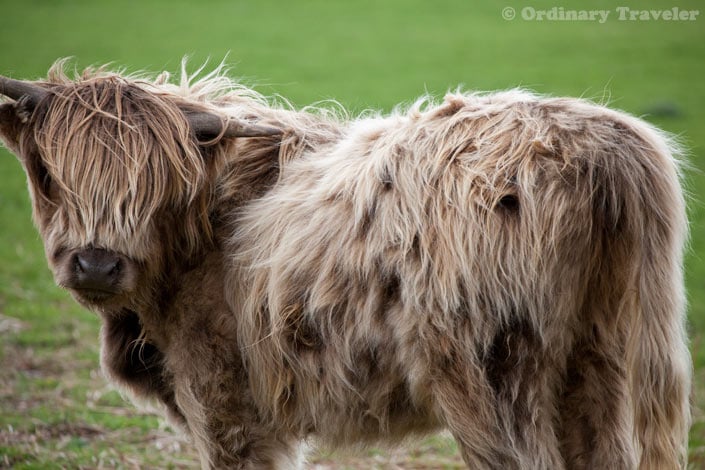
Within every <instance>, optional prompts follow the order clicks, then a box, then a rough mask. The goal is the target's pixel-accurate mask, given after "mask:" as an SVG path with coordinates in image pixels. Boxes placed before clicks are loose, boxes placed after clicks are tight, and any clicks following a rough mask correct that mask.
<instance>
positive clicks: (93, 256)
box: [74, 248, 121, 293]
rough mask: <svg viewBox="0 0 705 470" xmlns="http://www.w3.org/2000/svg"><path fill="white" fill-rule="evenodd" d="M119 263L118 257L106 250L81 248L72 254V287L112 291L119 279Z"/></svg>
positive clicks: (115, 289) (114, 289)
mask: <svg viewBox="0 0 705 470" xmlns="http://www.w3.org/2000/svg"><path fill="white" fill-rule="evenodd" d="M120 264H121V263H120V257H119V256H118V255H116V254H115V253H112V252H110V251H108V250H103V249H97V248H89V249H86V250H82V251H80V252H78V253H76V255H75V256H74V275H75V283H74V287H75V288H77V289H85V290H91V291H98V292H105V293H114V292H116V291H117V284H118V282H119V281H120Z"/></svg>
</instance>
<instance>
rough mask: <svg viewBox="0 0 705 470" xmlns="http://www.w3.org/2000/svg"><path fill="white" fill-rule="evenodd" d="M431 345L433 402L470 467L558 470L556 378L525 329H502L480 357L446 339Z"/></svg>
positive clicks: (515, 326)
mask: <svg viewBox="0 0 705 470" xmlns="http://www.w3.org/2000/svg"><path fill="white" fill-rule="evenodd" d="M434 344H438V345H440V349H439V350H438V351H437V353H438V354H437V356H436V357H437V359H438V362H437V363H436V364H435V368H434V369H433V370H435V371H436V372H435V375H434V390H433V391H434V396H435V399H436V400H437V403H438V405H439V407H440V409H441V413H442V415H443V418H444V420H445V424H446V425H447V426H448V428H449V429H450V431H451V432H452V434H453V436H454V437H455V439H456V440H457V442H458V445H459V447H460V449H461V452H462V455H463V458H464V460H465V462H466V463H467V464H468V466H469V467H470V468H498V469H499V468H502V469H541V468H550V469H561V468H563V467H564V462H563V458H562V456H561V454H560V448H559V444H558V439H557V433H556V432H555V423H556V421H557V414H558V412H557V410H556V407H555V403H556V402H557V399H556V394H557V384H558V383H559V378H560V375H561V371H560V369H559V368H558V367H556V366H555V365H554V364H553V361H552V360H551V359H550V356H549V355H548V354H545V353H544V352H542V348H541V347H540V344H539V340H538V338H537V337H536V335H535V334H534V333H532V330H531V328H529V327H527V326H526V325H524V324H520V323H516V324H512V325H508V326H506V327H505V328H501V329H500V330H499V331H498V332H497V334H496V335H495V337H494V340H493V341H492V343H491V345H490V347H489V348H488V349H487V350H483V351H480V352H469V351H468V350H467V347H465V348H463V346H462V345H463V344H465V345H467V344H470V343H467V342H463V341H454V340H451V339H448V338H443V339H442V340H440V341H438V342H436V343H434Z"/></svg>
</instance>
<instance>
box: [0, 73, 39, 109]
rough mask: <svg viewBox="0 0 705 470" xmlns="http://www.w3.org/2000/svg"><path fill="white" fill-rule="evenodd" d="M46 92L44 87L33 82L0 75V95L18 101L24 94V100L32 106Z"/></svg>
mask: <svg viewBox="0 0 705 470" xmlns="http://www.w3.org/2000/svg"><path fill="white" fill-rule="evenodd" d="M47 93H48V92H47V91H46V90H45V89H44V88H42V87H40V86H38V85H35V84H34V83H31V82H23V81H20V80H13V79H12V78H7V77H2V76H0V95H5V96H8V97H10V98H12V99H13V100H15V101H19V100H20V98H22V97H23V96H26V97H27V98H26V101H25V102H26V104H28V105H29V106H31V107H32V108H33V107H34V106H36V105H37V103H39V101H40V100H41V99H42V98H43V97H44V96H46V94H47Z"/></svg>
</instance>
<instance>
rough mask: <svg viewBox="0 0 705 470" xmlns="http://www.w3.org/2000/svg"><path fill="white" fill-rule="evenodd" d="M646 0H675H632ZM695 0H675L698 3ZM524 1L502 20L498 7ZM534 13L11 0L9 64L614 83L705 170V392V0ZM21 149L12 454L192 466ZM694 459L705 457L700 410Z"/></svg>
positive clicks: (461, 81)
mask: <svg viewBox="0 0 705 470" xmlns="http://www.w3.org/2000/svg"><path fill="white" fill-rule="evenodd" d="M623 4H626V5H628V6H630V7H632V8H634V9H670V8H672V7H673V6H675V5H676V2H666V1H647V0H644V1H639V2H635V1H632V0H625V1H624V2H623ZM700 5H701V4H700V3H699V2H697V1H695V0H682V1H679V2H677V6H678V7H679V8H681V9H696V10H697V9H699V8H700ZM505 6H513V7H515V8H516V11H517V13H518V17H517V18H515V19H514V20H513V21H505V20H503V19H502V17H501V10H502V8H504V7H505ZM532 6H533V7H534V8H536V9H541V8H550V7H553V6H562V7H564V8H565V9H570V8H590V9H593V8H594V9H603V8H604V9H608V10H611V13H610V15H611V16H610V18H609V19H608V21H607V22H605V23H604V24H599V23H596V22H536V21H534V22H531V21H524V20H522V19H521V18H520V16H521V8H523V5H521V4H519V3H518V2H513V0H512V1H509V2H504V3H500V4H497V3H493V2H490V1H470V0H462V1H460V0H452V1H451V0H441V1H438V2H428V1H421V0H409V1H401V0H394V1H386V2H376V1H374V0H360V1H357V2H345V3H344V2H336V1H329V0H328V1H325V0H306V1H294V0H292V1H290V2H277V1H275V0H260V1H258V2H245V1H240V0H211V1H208V2H190V1H186V0H171V1H167V0H143V1H139V2H138V1H122V2H108V1H100V0H72V1H64V2H55V1H50V0H23V1H22V2H16V1H9V0H0V11H2V15H3V27H2V28H0V74H4V75H10V76H13V77H20V78H37V77H41V76H43V75H44V74H45V73H46V69H47V68H48V66H49V65H50V64H51V63H52V62H53V61H54V60H55V59H57V58H59V57H65V56H74V57H75V58H76V59H75V62H76V64H77V66H78V67H79V68H80V67H83V66H86V65H89V64H103V63H106V62H114V63H115V64H117V65H120V66H126V67H128V69H129V70H131V71H134V70H141V69H143V70H150V71H159V70H163V69H167V70H172V71H175V70H177V69H178V64H179V62H180V60H181V57H182V56H183V55H185V54H188V55H190V56H191V62H192V63H193V64H200V63H202V62H203V61H205V60H206V59H207V58H208V57H210V58H212V60H211V63H213V64H214V63H216V62H218V61H220V60H221V59H222V58H223V57H225V56H226V55H228V54H229V55H228V62H229V63H231V64H234V65H235V68H234V70H233V73H234V74H236V75H238V76H241V77H243V80H244V81H245V82H246V83H248V84H254V85H256V86H257V89H258V90H260V91H261V92H263V93H265V94H274V93H279V94H281V95H283V96H285V97H287V98H289V99H291V100H292V101H293V102H294V103H296V104H298V105H304V104H308V103H311V102H315V101H318V100H323V99H329V98H335V99H337V100H338V101H340V102H341V103H343V104H344V105H345V106H346V107H348V108H350V109H352V110H354V111H361V110H363V109H366V108H382V109H385V110H389V109H391V108H392V107H393V106H394V105H396V104H398V103H403V102H406V103H408V102H409V101H411V100H413V99H414V98H415V97H417V96H419V95H421V94H424V93H426V92H428V93H431V94H433V95H436V96H441V95H442V94H443V93H444V92H445V91H447V90H449V89H454V88H456V87H458V86H463V87H464V88H465V89H471V90H492V89H502V88H509V87H515V86H523V87H527V88H531V89H534V90H536V91H539V92H542V93H549V94H553V95H574V96H575V95H577V96H586V97H590V98H594V99H597V100H598V101H604V100H607V101H609V102H610V103H611V105H612V106H615V107H618V108H622V109H625V110H627V111H629V112H632V113H634V114H637V115H641V116H643V117H645V118H646V119H648V120H650V121H652V122H654V123H655V124H656V125H658V126H660V127H662V128H664V129H666V130H668V131H670V132H672V133H675V134H677V135H678V136H680V138H681V140H682V141H683V142H684V144H685V145H686V147H687V148H688V149H689V152H690V156H689V160H690V162H691V166H692V170H690V171H689V172H688V174H687V178H686V179H687V181H686V183H687V187H688V190H689V192H690V194H691V198H690V208H689V210H690V217H691V229H692V239H691V244H690V250H689V252H688V255H687V264H686V276H687V285H688V295H689V301H690V309H689V328H690V335H691V350H692V353H693V357H694V363H695V376H696V381H695V393H694V401H695V403H696V405H698V406H699V409H703V408H705V205H703V201H704V200H705V173H704V172H703V170H704V169H705V82H703V80H702V77H703V76H705V12H703V15H702V17H698V19H697V20H696V21H694V22H673V21H671V22H663V21H658V22H657V21H651V22H646V21H636V22H630V21H626V22H625V21H618V20H617V18H616V16H617V13H616V11H615V10H614V8H615V4H614V2H611V1H610V2H608V1H602V0H596V1H593V2H590V6H587V5H586V4H584V3H578V2H570V1H569V0H563V3H561V4H558V2H555V1H545V0H537V1H535V2H533V3H532ZM30 214H31V209H30V204H29V198H28V195H27V192H26V188H25V182H24V176H23V174H22V171H21V169H20V166H19V164H18V163H17V162H16V161H15V159H14V158H13V157H12V156H11V155H9V154H8V153H7V152H6V151H4V150H0V221H2V222H0V468H2V467H14V468H100V467H108V468H136V467H142V468H191V467H194V466H196V460H195V459H194V452H193V449H192V448H191V447H190V446H189V445H188V444H187V443H185V442H183V441H181V440H179V438H177V437H175V436H174V435H173V433H172V432H171V431H170V430H168V429H165V428H164V427H163V425H162V424H161V423H160V422H159V420H157V419H156V418H155V417H153V416H151V415H147V414H141V413H138V412H137V411H135V409H134V408H133V407H132V406H130V405H129V404H127V403H125V402H124V401H123V400H122V398H121V397H120V396H118V395H117V394H116V393H115V392H113V391H111V390H110V388H109V387H108V386H107V385H106V383H105V382H104V380H103V379H102V377H101V375H100V372H99V371H98V369H97V367H98V340H97V336H98V329H99V324H98V321H97V319H96V318H95V317H94V316H93V315H91V314H90V313H88V312H85V311H83V310H82V309H80V308H79V307H78V306H77V305H76V304H75V303H74V302H73V301H72V300H71V299H70V298H69V297H68V296H67V294H66V293H64V292H62V291H60V290H59V289H58V288H56V287H55V286H54V284H53V281H52V279H51V275H50V273H49V271H48V269H47V267H46V262H45V260H44V255H43V250H42V246H41V243H40V241H39V238H38V236H37V235H36V232H35V230H34V229H33V227H32V225H31V218H30ZM314 461H315V464H314V466H318V468H392V467H394V468H396V467H395V466H397V467H403V468H457V467H458V465H459V460H458V457H457V452H456V450H455V447H454V446H453V445H452V444H450V443H449V441H448V439H446V438H443V437H440V438H432V439H431V440H428V441H425V442H423V443H422V444H420V445H417V446H411V447H410V448H409V449H408V450H407V451H405V452H402V453H391V454H388V453H379V452H371V453H370V454H369V455H366V456H365V457H363V458H360V457H341V456H329V455H319V456H318V457H316V459H315V460H314ZM691 465H692V466H693V468H702V467H705V416H703V414H702V412H701V411H696V422H695V425H694V426H693V428H692V431H691Z"/></svg>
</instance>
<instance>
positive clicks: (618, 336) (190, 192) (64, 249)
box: [0, 63, 691, 469]
mask: <svg viewBox="0 0 705 470" xmlns="http://www.w3.org/2000/svg"><path fill="white" fill-rule="evenodd" d="M1 80H2V81H0V93H2V94H4V95H6V96H7V97H9V98H10V101H9V102H7V103H5V104H3V105H2V106H0V135H1V136H2V138H3V140H4V142H5V143H6V145H7V146H8V147H9V148H10V150H12V151H13V152H14V153H15V154H16V155H17V156H18V157H19V160H20V162H21V163H22V165H23V168H24V170H25V171H26V174H27V177H28V181H29V189H30V193H31V196H32V205H33V216H34V221H35V223H36V225H37V227H38V229H39V232H40V234H41V236H42V238H43V241H44V245H45V249H46V257H47V260H48V262H49V265H50V267H51V269H52V271H53V273H54V276H55V279H56V282H57V284H58V285H60V286H62V287H64V288H66V289H68V290H69V291H70V292H71V294H72V295H73V296H74V297H75V298H76V300H77V301H78V302H80V303H81V304H82V305H84V306H85V307H86V308H88V309H90V310H92V311H94V312H96V313H97V314H98V315H99V316H100V318H101V320H102V333H101V334H102V338H101V341H102V361H101V362H102V367H103V370H104V371H105V373H106V375H107V376H108V377H109V378H110V379H111V380H112V381H113V382H114V383H115V384H117V385H118V386H120V387H121V388H123V389H124V390H126V391H127V392H129V394H130V395H131V396H132V397H134V398H135V399H136V400H138V401H149V402H152V403H157V404H159V405H160V406H161V408H162V409H163V411H164V413H165V415H166V416H167V417H168V418H169V419H170V420H171V422H173V423H175V424H176V425H178V426H180V427H181V428H183V429H184V430H185V431H186V432H187V434H189V435H190V436H191V438H192V439H193V441H194V443H195V445H196V447H197V448H198V450H199V454H200V457H201V462H202V465H203V466H204V467H211V468H291V467H294V466H296V465H298V464H299V463H300V454H301V449H302V448H303V447H304V446H303V443H306V444H315V445H322V446H329V447H332V448H336V447H360V446H366V445H369V444H373V443H398V442H400V441H402V440H404V439H406V438H407V437H409V436H413V435H422V434H424V433H428V432H432V431H435V430H438V429H442V428H446V429H448V430H449V431H450V432H451V433H452V435H453V436H454V437H455V439H456V441H457V443H458V446H459V448H460V451H461V453H462V456H463V458H464V460H465V462H466V463H467V464H468V466H470V467H471V468H502V469H506V468H522V469H530V468H531V469H544V468H550V469H559V468H571V469H580V468H605V469H606V468H614V469H616V468H642V469H675V468H682V467H683V466H685V464H686V445H687V433H688V427H689V422H690V411H689V402H688V397H689V390H690V376H691V369H690V358H689V354H688V349H687V346H686V339H685V332H684V292H683V280H682V249H683V244H684V238H685V236H686V220H685V210H684V200H683V195H682V191H681V188H680V184H679V164H678V155H677V148H676V147H675V145H674V144H673V143H672V141H671V140H669V139H668V138H667V137H666V136H665V135H664V134H663V133H661V132H659V131H657V130H656V129H654V128H653V127H651V126H650V125H648V124H646V123H644V122H642V121H640V120H638V119H636V118H634V117H631V116H629V115H627V114H624V113H621V112H616V111H612V110H609V109H606V108H604V107H602V106H598V105H595V104H592V103H589V102H586V101H583V100H578V99H567V98H545V97H539V96H536V95H533V94H530V93H527V92H523V91H508V92H501V93H495V94H462V93H455V94H450V95H448V96H447V97H446V98H445V100H444V101H443V102H442V103H440V104H435V103H433V102H432V101H431V100H428V99H426V100H421V101H419V102H418V103H416V104H415V105H413V106H411V107H410V109H408V110H407V111H401V110H397V111H395V112H394V113H392V114H391V115H389V116H381V115H374V116H372V115H370V116H367V117H361V118H348V117H346V116H341V115H340V114H341V113H338V114H336V113H333V112H326V111H322V110H320V109H304V110H301V111H297V110H295V109H293V108H292V107H290V106H285V105H282V104H275V103H271V102H268V101H267V100H265V99H264V98H262V97H260V96H259V95H257V94H256V93H254V92H253V91H251V90H249V89H247V88H246V87H243V86H239V85H237V84H234V83H233V82H232V81H230V80H228V79H227V78H226V77H225V76H224V75H223V74H222V73H219V72H216V73H212V74H209V75H207V76H206V77H204V78H202V79H201V80H199V81H192V80H189V77H188V76H186V75H184V78H182V80H181V82H180V83H179V84H172V83H170V82H169V80H168V77H167V76H166V75H161V76H159V77H158V78H156V79H153V80H150V79H146V78H138V77H135V76H125V75H121V74H119V73H110V72H108V71H105V70H102V69H98V70H87V71H86V72H84V73H83V75H82V76H79V77H77V78H75V79H69V78H68V77H67V76H66V74H65V73H64V72H63V67H62V64H61V63H58V64H57V65H55V66H54V67H53V68H52V69H51V70H50V72H49V77H48V79H47V80H46V81H38V82H21V81H16V80H11V79H6V78H3V79H1Z"/></svg>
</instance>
